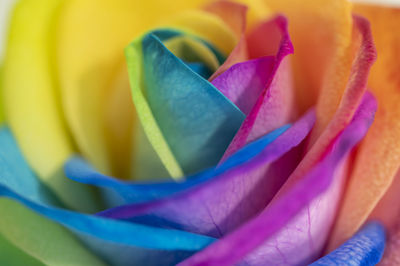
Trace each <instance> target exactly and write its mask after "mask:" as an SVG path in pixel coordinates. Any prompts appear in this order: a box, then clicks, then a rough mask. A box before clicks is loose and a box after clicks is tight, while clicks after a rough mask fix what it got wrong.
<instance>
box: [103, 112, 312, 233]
mask: <svg viewBox="0 0 400 266" xmlns="http://www.w3.org/2000/svg"><path fill="white" fill-rule="evenodd" d="M314 120H315V114H314V111H310V112H308V113H307V114H306V115H305V116H304V117H303V118H301V119H300V120H299V121H298V122H296V123H295V124H294V125H293V126H292V127H290V128H289V129H287V130H286V131H285V132H284V133H283V134H282V135H280V136H279V137H278V138H277V139H276V140H275V141H274V142H272V143H270V144H269V145H268V146H266V148H265V149H264V150H263V151H262V152H261V153H260V154H259V155H257V156H256V157H254V158H253V159H251V160H250V161H248V162H247V163H244V164H242V165H240V166H238V167H237V168H235V169H233V170H232V171H229V172H227V173H226V174H223V175H221V176H219V177H215V178H214V179H212V180H210V181H208V182H206V183H204V184H201V185H199V186H197V187H196V188H194V189H191V190H189V191H187V192H184V193H181V194H179V195H176V196H172V197H170V198H167V199H164V200H160V201H156V202H151V203H147V204H136V205H126V206H121V207H117V208H114V209H110V210H107V211H105V212H103V213H101V215H102V216H107V217H111V218H129V219H130V220H132V221H135V222H143V223H146V224H148V223H149V222H152V223H154V222H157V223H158V224H156V225H158V226H162V227H172V228H177V229H182V230H185V231H189V232H196V233H200V234H207V235H210V236H214V237H221V236H223V235H225V234H226V233H229V232H231V231H232V230H234V229H235V228H237V226H239V225H241V224H242V223H244V222H245V221H246V220H248V219H249V218H251V217H253V216H254V215H255V214H256V213H258V212H259V211H261V210H262V209H263V208H265V206H266V205H267V204H268V202H269V200H271V199H272V197H273V196H274V195H275V193H276V192H277V191H278V189H279V188H280V186H281V185H282V184H283V183H284V182H285V181H286V178H287V177H288V175H289V174H290V172H289V173H286V174H285V175H276V171H274V172H273V173H271V172H270V171H269V170H270V169H274V168H273V167H270V163H271V162H273V161H275V160H277V159H278V158H280V157H281V156H282V155H284V154H286V153H287V152H288V151H290V150H291V149H292V148H293V147H295V146H297V145H299V144H300V143H301V142H302V141H303V140H304V138H305V137H306V136H307V135H308V133H309V132H310V130H311V128H312V126H313V124H314ZM289 154H290V153H289ZM283 158H285V157H283ZM290 163H291V162H290V161H286V167H288V168H290V166H289V165H290ZM297 163H298V162H297V161H296V162H294V165H296V164H297ZM292 170H293V169H292ZM152 225H155V224H152Z"/></svg>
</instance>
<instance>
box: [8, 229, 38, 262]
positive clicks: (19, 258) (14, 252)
mask: <svg viewBox="0 0 400 266" xmlns="http://www.w3.org/2000/svg"><path fill="white" fill-rule="evenodd" d="M0 250H1V254H0V264H1V265H8V266H18V265H32V266H40V265H43V264H42V263H40V262H39V261H38V260H36V259H35V258H33V257H31V256H29V255H28V254H27V253H25V252H23V251H22V250H20V249H19V248H17V247H16V246H14V245H13V244H11V242H9V241H7V239H5V238H4V237H3V236H2V235H1V234H0Z"/></svg>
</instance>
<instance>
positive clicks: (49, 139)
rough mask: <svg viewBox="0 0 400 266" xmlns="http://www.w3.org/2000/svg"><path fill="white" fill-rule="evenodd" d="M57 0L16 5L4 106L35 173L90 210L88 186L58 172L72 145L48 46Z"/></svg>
mask: <svg viewBox="0 0 400 266" xmlns="http://www.w3.org/2000/svg"><path fill="white" fill-rule="evenodd" d="M61 3H62V1H48V0H40V1H39V2H38V1H32V0H24V1H20V2H19V3H18V4H17V5H16V9H15V10H14V14H13V17H12V20H11V28H10V35H9V42H8V46H7V53H6V58H5V64H4V69H3V71H4V72H3V75H4V77H3V88H2V90H3V96H4V99H3V101H4V102H3V104H4V108H5V111H6V113H7V120H8V121H7V122H9V124H10V126H11V128H12V130H13V132H14V133H15V135H16V138H17V139H18V142H19V144H20V145H21V148H22V150H23V152H24V153H25V154H26V156H27V158H28V161H29V163H30V164H31V165H32V168H33V169H34V170H35V171H36V172H37V173H38V175H39V177H40V178H41V179H42V180H43V181H44V182H45V183H46V184H47V185H48V186H49V187H50V188H51V189H53V190H54V192H55V193H57V194H58V195H59V197H60V198H61V200H62V201H63V202H65V203H66V204H67V205H68V206H69V207H71V208H75V209H78V210H83V211H90V210H91V211H93V210H95V209H96V208H97V204H96V202H95V200H94V198H92V197H91V196H92V195H91V194H90V192H89V191H88V188H87V187H85V186H82V185H79V184H77V183H76V182H71V181H70V180H68V179H67V178H65V177H64V175H63V173H62V165H63V162H64V161H65V160H66V159H67V158H68V157H69V156H70V155H71V154H72V152H73V144H72V143H71V140H70V138H69V135H68V132H67V128H66V127H65V124H64V119H63V116H62V112H61V111H60V106H59V104H58V97H57V88H58V84H57V82H56V81H55V80H56V74H55V73H54V67H53V63H54V62H53V60H54V58H55V55H54V51H53V49H49V48H48V45H49V44H54V39H55V32H53V31H52V25H53V24H54V23H55V21H56V20H57V18H58V13H59V11H60V8H61ZM27 21H31V22H30V23H27ZM28 44H29V45H28Z"/></svg>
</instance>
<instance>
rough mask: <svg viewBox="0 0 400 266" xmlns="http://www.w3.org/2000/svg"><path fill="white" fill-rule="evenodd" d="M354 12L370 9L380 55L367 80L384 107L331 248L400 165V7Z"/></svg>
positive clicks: (361, 216) (365, 146)
mask: <svg viewBox="0 0 400 266" xmlns="http://www.w3.org/2000/svg"><path fill="white" fill-rule="evenodd" d="M355 12H357V13H360V14H362V15H365V16H366V17H367V18H368V19H369V20H370V21H371V27H372V33H373V36H374V40H375V42H376V46H377V52H378V60H377V62H376V64H375V65H374V66H373V68H372V70H371V74H370V77H369V83H368V86H369V87H370V88H371V90H372V91H373V92H374V93H375V94H376V97H377V99H378V102H379V107H378V111H377V114H376V121H375V122H374V124H373V126H372V127H371V130H370V132H368V135H367V136H366V138H365V141H364V142H363V144H362V145H361V147H360V150H359V153H358V155H357V159H356V161H355V162H354V170H353V173H352V175H351V178H350V181H349V184H348V188H347V191H346V194H345V196H344V201H343V206H342V208H341V210H340V215H339V217H338V222H337V223H336V226H335V230H334V232H333V236H332V239H331V241H330V248H331V249H332V248H335V247H336V246H337V245H339V244H340V243H342V242H343V241H344V240H345V239H347V238H349V237H350V236H351V235H352V234H354V233H355V232H356V230H357V229H358V228H359V227H360V226H361V225H362V224H363V223H364V221H365V220H366V219H367V217H368V216H369V215H370V213H371V212H372V210H373V209H374V207H375V206H376V205H377V203H378V202H379V200H380V199H381V198H382V197H383V195H384V193H385V192H386V190H387V189H388V188H389V186H390V185H391V184H392V182H393V179H394V177H395V175H396V172H397V171H398V169H399V167H400V145H399V137H400V123H399V120H400V111H399V108H398V103H399V100H400V90H399V84H400V75H399V73H400V72H399V69H400V65H399V60H397V58H398V55H399V51H400V50H399V49H400V35H399V33H400V32H399V30H398V29H399V28H398V26H397V25H398V24H399V22H400V20H399V18H400V17H399V14H400V11H399V10H398V9H391V8H384V7H376V6H361V5H360V6H356V7H355ZM396 204H398V203H396ZM376 218H378V217H376ZM396 219H397V218H396ZM389 241H390V240H389ZM388 248H389V249H390V245H389V247H388Z"/></svg>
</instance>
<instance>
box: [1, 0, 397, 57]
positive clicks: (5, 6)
mask: <svg viewBox="0 0 400 266" xmlns="http://www.w3.org/2000/svg"><path fill="white" fill-rule="evenodd" d="M188 1H190V0H188ZM299 1H301V0H299ZM352 1H353V2H363V3H374V4H380V5H389V6H398V7H400V0H352ZM16 2H17V0H0V62H1V61H2V60H3V56H4V47H5V44H4V41H5V39H6V35H7V21H8V19H9V17H10V10H11V8H12V5H13V4H14V3H16Z"/></svg>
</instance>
